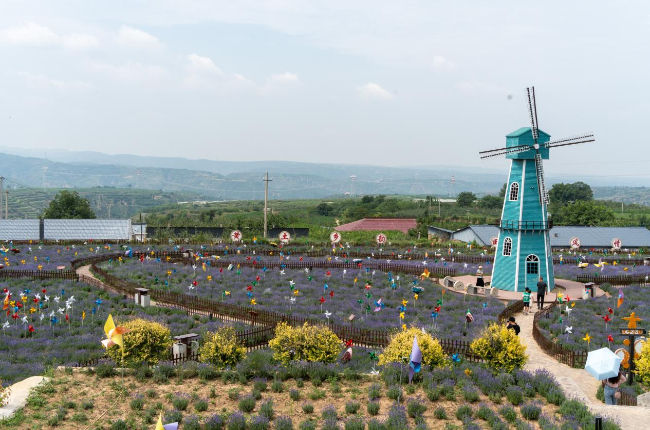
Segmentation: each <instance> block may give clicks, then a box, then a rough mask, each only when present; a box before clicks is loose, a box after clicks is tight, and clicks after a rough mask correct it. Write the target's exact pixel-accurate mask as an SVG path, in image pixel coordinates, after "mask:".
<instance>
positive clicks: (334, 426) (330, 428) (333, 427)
mask: <svg viewBox="0 0 650 430" xmlns="http://www.w3.org/2000/svg"><path fill="white" fill-rule="evenodd" d="M321 430H340V427H339V424H338V422H337V421H336V420H335V419H332V418H329V419H326V420H325V421H323V425H322V426H321Z"/></svg>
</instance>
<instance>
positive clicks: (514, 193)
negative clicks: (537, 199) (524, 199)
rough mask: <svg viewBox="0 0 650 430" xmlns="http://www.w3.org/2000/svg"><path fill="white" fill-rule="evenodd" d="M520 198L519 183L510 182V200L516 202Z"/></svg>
mask: <svg viewBox="0 0 650 430" xmlns="http://www.w3.org/2000/svg"><path fill="white" fill-rule="evenodd" d="M517 200H519V184H518V183H516V182H513V183H512V184H510V201H511V202H515V201H517Z"/></svg>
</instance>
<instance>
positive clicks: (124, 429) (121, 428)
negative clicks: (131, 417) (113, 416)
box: [111, 420, 129, 430]
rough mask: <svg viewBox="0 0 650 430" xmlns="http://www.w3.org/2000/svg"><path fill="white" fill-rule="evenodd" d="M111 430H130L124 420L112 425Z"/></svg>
mask: <svg viewBox="0 0 650 430" xmlns="http://www.w3.org/2000/svg"><path fill="white" fill-rule="evenodd" d="M111 430H129V425H128V424H127V423H126V421H124V420H117V421H114V422H113V424H111Z"/></svg>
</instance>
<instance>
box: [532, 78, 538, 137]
mask: <svg viewBox="0 0 650 430" xmlns="http://www.w3.org/2000/svg"><path fill="white" fill-rule="evenodd" d="M532 88H533V111H534V112H535V141H536V142H537V138H538V137H539V121H538V120H537V100H535V87H532Z"/></svg>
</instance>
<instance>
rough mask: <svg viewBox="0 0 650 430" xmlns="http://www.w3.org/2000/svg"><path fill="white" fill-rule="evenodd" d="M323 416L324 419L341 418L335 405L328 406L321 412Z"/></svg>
mask: <svg viewBox="0 0 650 430" xmlns="http://www.w3.org/2000/svg"><path fill="white" fill-rule="evenodd" d="M321 417H322V418H323V419H324V420H327V419H333V420H337V419H338V418H339V414H338V412H336V408H335V407H334V406H326V407H325V408H324V409H323V411H322V412H321Z"/></svg>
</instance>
